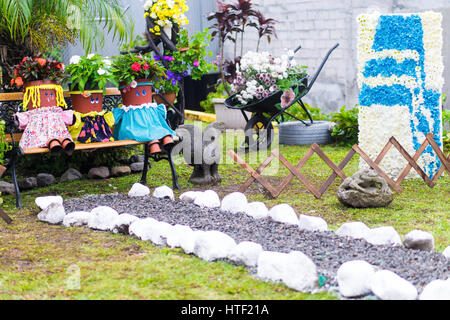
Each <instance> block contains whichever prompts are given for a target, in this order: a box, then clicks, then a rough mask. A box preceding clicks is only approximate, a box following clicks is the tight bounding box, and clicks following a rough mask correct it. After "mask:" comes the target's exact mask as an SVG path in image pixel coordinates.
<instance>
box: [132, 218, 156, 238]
mask: <svg viewBox="0 0 450 320" xmlns="http://www.w3.org/2000/svg"><path fill="white" fill-rule="evenodd" d="M157 223H158V221H157V220H155V219H153V218H145V219H139V220H136V221H134V222H132V223H131V224H130V227H129V228H128V232H129V233H130V235H131V236H133V237H136V238H138V239H140V240H143V241H148V240H150V239H151V237H152V231H153V229H154V225H155V224H157Z"/></svg>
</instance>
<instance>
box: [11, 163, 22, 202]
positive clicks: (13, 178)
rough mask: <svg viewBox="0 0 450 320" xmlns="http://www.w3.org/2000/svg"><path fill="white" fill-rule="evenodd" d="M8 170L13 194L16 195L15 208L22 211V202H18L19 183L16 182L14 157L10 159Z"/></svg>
mask: <svg viewBox="0 0 450 320" xmlns="http://www.w3.org/2000/svg"><path fill="white" fill-rule="evenodd" d="M10 170H11V177H12V180H13V184H14V193H15V195H16V208H19V209H20V210H22V209H23V207H22V201H21V200H20V189H19V183H18V182H17V175H16V159H15V157H13V159H12V163H11V168H10Z"/></svg>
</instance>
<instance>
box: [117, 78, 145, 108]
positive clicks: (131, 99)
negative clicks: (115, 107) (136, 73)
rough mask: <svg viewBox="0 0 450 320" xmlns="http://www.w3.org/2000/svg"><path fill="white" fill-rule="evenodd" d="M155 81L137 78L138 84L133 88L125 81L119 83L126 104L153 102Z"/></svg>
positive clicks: (137, 104)
mask: <svg viewBox="0 0 450 320" xmlns="http://www.w3.org/2000/svg"><path fill="white" fill-rule="evenodd" d="M152 86H153V83H152V82H151V80H149V79H139V80H136V86H135V87H134V88H133V87H131V86H130V85H127V84H126V83H124V82H121V83H120V84H119V89H120V94H121V95H122V102H123V105H124V106H140V105H142V104H146V103H152V102H153V99H152V88H153V87H152Z"/></svg>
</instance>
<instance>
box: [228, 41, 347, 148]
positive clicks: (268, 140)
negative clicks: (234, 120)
mask: <svg viewBox="0 0 450 320" xmlns="http://www.w3.org/2000/svg"><path fill="white" fill-rule="evenodd" d="M338 46H339V43H336V44H335V45H334V46H333V47H332V48H331V49H330V50H329V51H328V53H327V54H326V56H325V58H324V59H323V61H322V63H321V64H320V66H319V68H318V69H317V71H316V73H315V74H314V76H313V77H312V78H310V77H309V76H306V77H305V78H304V79H303V81H302V84H301V85H298V86H295V87H293V88H292V89H293V91H294V92H296V96H295V98H294V99H293V101H292V102H291V103H290V104H289V105H288V106H286V107H281V106H280V101H281V96H282V95H283V92H282V91H281V90H279V91H277V92H275V93H273V94H271V95H270V96H268V97H267V98H264V99H261V100H258V101H256V102H253V103H250V104H247V105H242V104H241V103H240V102H239V100H238V99H237V98H236V95H237V94H239V93H235V94H233V95H231V96H230V97H228V98H227V99H226V100H225V106H226V107H227V108H229V109H234V110H240V111H241V112H242V115H243V116H244V119H245V121H246V125H245V141H244V142H243V143H242V144H241V149H245V150H259V149H263V148H268V147H269V146H270V145H271V144H272V141H273V136H274V134H273V131H274V130H273V124H272V122H273V121H274V120H275V121H277V122H279V120H278V117H280V116H281V122H283V121H284V117H283V116H284V114H286V115H288V116H290V117H292V118H294V119H296V120H298V121H301V122H302V123H303V124H305V125H307V126H310V125H312V124H313V123H314V121H313V119H312V117H311V114H310V113H309V111H308V109H307V108H306V106H305V104H304V103H303V101H302V98H304V97H305V96H306V95H307V94H308V92H309V91H310V90H311V88H312V86H313V85H314V82H315V81H316V80H317V77H318V76H319V74H320V72H321V71H322V69H323V67H324V65H325V63H326V62H327V60H328V58H329V57H330V55H331V53H332V52H333V51H334V50H335V49H336V48H337V47H338ZM300 49H301V46H299V47H298V48H297V49H295V51H294V52H295V53H297V52H298V51H299V50H300ZM291 59H292V58H291ZM296 103H299V104H300V106H301V107H302V109H303V110H304V111H305V112H306V114H307V116H308V118H309V121H310V122H309V123H305V122H304V121H303V120H301V119H298V118H297V117H296V116H294V115H292V114H290V113H288V109H289V108H290V107H291V106H293V105H294V104H296ZM245 111H247V112H251V113H252V117H251V118H250V119H249V118H248V116H247V114H246V113H245Z"/></svg>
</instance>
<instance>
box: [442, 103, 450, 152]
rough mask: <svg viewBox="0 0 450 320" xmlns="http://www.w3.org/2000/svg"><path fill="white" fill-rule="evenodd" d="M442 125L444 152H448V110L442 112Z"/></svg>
mask: <svg viewBox="0 0 450 320" xmlns="http://www.w3.org/2000/svg"><path fill="white" fill-rule="evenodd" d="M442 125H443V127H444V133H443V136H444V151H446V152H450V110H442Z"/></svg>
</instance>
